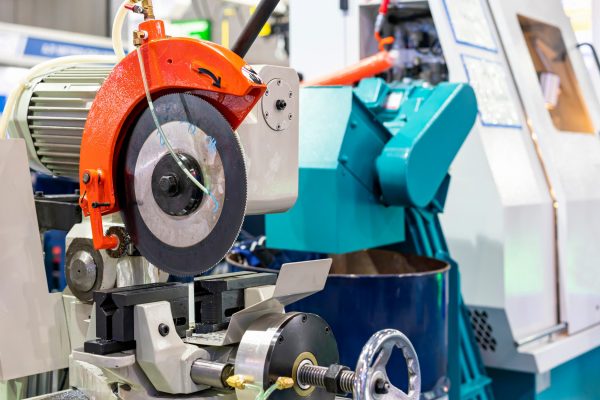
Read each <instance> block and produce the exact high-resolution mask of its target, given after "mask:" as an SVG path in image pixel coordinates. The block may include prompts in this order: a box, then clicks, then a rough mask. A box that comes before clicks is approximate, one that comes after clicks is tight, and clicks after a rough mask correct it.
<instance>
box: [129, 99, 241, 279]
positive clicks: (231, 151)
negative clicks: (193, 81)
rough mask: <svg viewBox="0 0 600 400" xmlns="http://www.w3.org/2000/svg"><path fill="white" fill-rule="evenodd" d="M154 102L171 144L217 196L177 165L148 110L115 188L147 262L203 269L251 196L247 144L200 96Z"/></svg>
mask: <svg viewBox="0 0 600 400" xmlns="http://www.w3.org/2000/svg"><path fill="white" fill-rule="evenodd" d="M155 108H156V114H157V116H158V119H159V121H161V128H162V130H163V132H164V134H165V135H166V136H167V138H168V139H169V142H170V144H171V146H172V147H173V149H174V150H175V152H176V153H177V154H178V155H179V156H180V157H182V162H183V163H184V165H186V166H187V167H188V169H189V170H190V172H191V173H192V174H193V175H195V176H196V179H198V178H199V180H200V181H202V182H203V185H204V186H206V187H207V189H208V190H209V191H210V192H211V194H212V197H211V196H206V195H204V194H200V193H199V192H198V191H197V189H198V188H197V187H196V186H195V185H194V184H193V182H191V181H190V180H189V178H187V176H185V175H184V173H183V171H181V169H180V168H179V167H178V166H177V165H176V163H175V162H174V160H173V158H172V156H171V155H170V153H169V152H168V149H167V146H166V145H165V144H164V143H163V142H162V140H161V137H160V135H159V134H158V131H157V129H156V126H155V124H154V121H153V120H152V116H151V114H150V112H149V110H146V111H145V112H144V113H143V114H142V115H141V117H140V118H139V120H138V121H137V123H135V125H134V127H133V130H132V132H131V135H130V136H129V140H128V142H127V143H126V145H125V148H126V150H125V154H124V157H123V161H122V164H123V167H122V168H123V171H124V174H123V178H122V179H121V180H120V182H119V183H118V190H117V194H118V196H119V201H120V204H122V205H123V206H122V210H123V220H124V222H125V225H126V227H127V230H128V231H129V233H130V235H131V238H132V242H133V244H134V245H135V247H136V248H137V249H138V250H139V251H140V253H141V254H142V255H143V256H144V257H145V258H146V259H148V261H149V262H150V263H152V264H154V265H155V266H157V267H158V268H160V269H162V270H164V271H166V272H168V273H170V274H173V275H177V276H189V275H199V274H201V273H203V272H206V271H208V270H209V269H210V268H212V267H213V266H214V265H215V264H217V263H218V262H219V261H220V260H221V259H222V258H223V256H224V255H225V254H226V253H227V252H228V251H229V249H230V248H231V246H232V245H233V243H234V241H235V240H236V238H237V235H238V233H239V231H240V228H241V225H242V222H243V219H244V215H245V211H246V198H247V181H246V166H245V163H244V155H243V151H242V147H241V145H240V143H239V140H238V137H237V135H236V134H235V133H234V132H233V130H232V129H231V126H230V125H229V123H228V122H227V120H225V118H224V117H223V116H222V115H221V114H220V113H219V112H218V111H217V110H216V109H215V108H214V107H212V106H211V105H210V104H209V103H208V102H206V101H204V100H202V99H200V98H199V97H196V96H193V95H187V94H181V93H176V94H168V95H164V96H162V97H159V98H158V99H157V100H155ZM163 178H164V179H163ZM161 181H162V182H161ZM161 187H162V188H161ZM169 194H172V196H169Z"/></svg>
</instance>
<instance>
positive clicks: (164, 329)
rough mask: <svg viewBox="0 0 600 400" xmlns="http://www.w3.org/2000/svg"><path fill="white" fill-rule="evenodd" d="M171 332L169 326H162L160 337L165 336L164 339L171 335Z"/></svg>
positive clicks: (159, 327) (160, 327)
mask: <svg viewBox="0 0 600 400" xmlns="http://www.w3.org/2000/svg"><path fill="white" fill-rule="evenodd" d="M170 330H171V329H170V328H169V325H167V324H160V325H159V326H158V333H160V336H163V337H165V336H167V335H168V334H169V331H170Z"/></svg>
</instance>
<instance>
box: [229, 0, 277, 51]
mask: <svg viewBox="0 0 600 400" xmlns="http://www.w3.org/2000/svg"><path fill="white" fill-rule="evenodd" d="M278 4H279V0H261V2H260V3H259V4H258V6H257V7H256V11H255V12H254V14H252V16H251V17H250V20H248V23H247V24H246V26H245V27H244V29H243V30H242V33H240V36H239V37H238V39H237V41H236V42H235V44H234V45H233V47H232V49H231V50H233V52H234V53H236V54H237V55H238V56H240V57H242V58H244V57H245V56H246V54H247V53H248V50H250V47H252V45H253V44H254V41H255V40H256V38H257V37H258V35H259V34H260V31H261V30H262V28H263V27H264V26H265V24H266V23H267V21H268V20H269V18H270V17H271V14H273V11H275V7H277V5H278Z"/></svg>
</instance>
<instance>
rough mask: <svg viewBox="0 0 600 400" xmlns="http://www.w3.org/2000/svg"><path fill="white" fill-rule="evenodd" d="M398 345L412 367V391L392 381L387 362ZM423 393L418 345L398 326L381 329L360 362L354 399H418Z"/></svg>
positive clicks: (372, 339) (410, 377) (409, 387)
mask: <svg viewBox="0 0 600 400" xmlns="http://www.w3.org/2000/svg"><path fill="white" fill-rule="evenodd" d="M394 347H397V348H399V349H400V350H402V354H403V355H404V358H405V360H406V366H407V367H408V393H405V392H404V391H402V390H400V389H398V388H397V387H395V386H393V385H392V384H391V383H390V380H389V378H388V375H387V371H386V365H387V363H388V361H389V359H390V356H391V354H392V350H393V349H394ZM420 395H421V369H420V367H419V359H418V358H417V353H416V352H415V348H414V347H413V345H412V343H411V342H410V340H408V338H407V337H406V336H405V335H404V334H403V333H402V332H400V331H397V330H395V329H384V330H382V331H379V332H377V333H376V334H374V335H373V336H371V338H370V339H369V341H368V342H367V343H366V344H365V346H364V347H363V349H362V352H361V353H360V357H359V358H358V362H357V364H356V379H355V380H354V396H353V398H354V400H396V399H400V400H418V399H419V396H420Z"/></svg>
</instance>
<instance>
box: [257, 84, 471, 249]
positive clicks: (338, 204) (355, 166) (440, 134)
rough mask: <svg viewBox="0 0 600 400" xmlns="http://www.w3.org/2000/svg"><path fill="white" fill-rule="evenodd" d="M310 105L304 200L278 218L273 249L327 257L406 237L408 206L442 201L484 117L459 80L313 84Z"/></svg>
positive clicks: (304, 124)
mask: <svg viewBox="0 0 600 400" xmlns="http://www.w3.org/2000/svg"><path fill="white" fill-rule="evenodd" d="M300 101H301V104H302V112H301V113H300V115H301V117H300V118H301V119H300V187H299V197H298V201H297V202H296V205H295V206H294V207H293V208H292V209H291V210H290V211H288V212H286V213H283V214H274V215H268V216H267V217H266V233H267V237H268V238H269V247H271V248H281V249H288V250H299V251H310V252H320V253H336V254H341V253H348V252H352V251H357V250H361V249H366V248H373V247H378V246H384V245H389V244H393V243H398V242H402V241H404V239H405V230H404V226H405V223H404V220H405V208H406V207H423V206H426V205H427V204H429V203H430V202H431V201H432V200H433V198H434V196H435V195H436V193H437V192H438V190H439V188H440V186H441V185H442V183H443V182H444V179H445V178H446V175H447V173H448V168H449V166H450V164H451V162H452V160H453V159H454V157H455V155H456V153H457V152H458V150H459V149H460V147H461V145H462V144H463V142H464V140H465V138H466V137H467V135H468V133H469V131H470V130H471V127H472V126H473V122H474V120H475V116H476V114H477V102H476V98H475V94H474V92H473V89H472V88H471V87H470V86H468V85H466V84H456V83H442V84H440V85H438V86H435V87H431V86H429V85H427V84H423V83H421V82H416V83H412V84H400V83H398V84H393V85H390V84H387V83H385V81H383V80H381V79H378V78H372V79H366V80H363V81H361V83H360V84H359V85H358V87H356V88H352V87H349V86H331V87H309V88H305V89H303V90H302V91H301V99H300ZM449 127H451V129H449Z"/></svg>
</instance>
